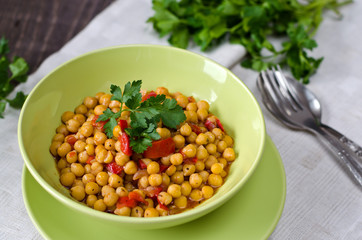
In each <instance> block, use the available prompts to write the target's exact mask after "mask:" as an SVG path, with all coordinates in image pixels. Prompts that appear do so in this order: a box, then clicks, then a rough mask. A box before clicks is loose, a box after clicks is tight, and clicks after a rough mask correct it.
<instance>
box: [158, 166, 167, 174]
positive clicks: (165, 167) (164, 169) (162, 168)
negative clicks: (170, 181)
mask: <svg viewBox="0 0 362 240" xmlns="http://www.w3.org/2000/svg"><path fill="white" fill-rule="evenodd" d="M167 168H168V166H166V165H163V164H161V165H160V172H161V173H163V172H166V170H167Z"/></svg>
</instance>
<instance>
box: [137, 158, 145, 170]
mask: <svg viewBox="0 0 362 240" xmlns="http://www.w3.org/2000/svg"><path fill="white" fill-rule="evenodd" d="M138 164H139V165H140V168H141V169H146V168H147V165H146V163H144V162H143V161H142V159H140V160H138Z"/></svg>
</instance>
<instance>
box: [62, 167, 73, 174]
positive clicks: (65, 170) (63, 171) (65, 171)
mask: <svg viewBox="0 0 362 240" xmlns="http://www.w3.org/2000/svg"><path fill="white" fill-rule="evenodd" d="M68 172H71V171H70V168H69V167H66V168H63V169H62V170H61V171H60V175H62V174H64V173H68Z"/></svg>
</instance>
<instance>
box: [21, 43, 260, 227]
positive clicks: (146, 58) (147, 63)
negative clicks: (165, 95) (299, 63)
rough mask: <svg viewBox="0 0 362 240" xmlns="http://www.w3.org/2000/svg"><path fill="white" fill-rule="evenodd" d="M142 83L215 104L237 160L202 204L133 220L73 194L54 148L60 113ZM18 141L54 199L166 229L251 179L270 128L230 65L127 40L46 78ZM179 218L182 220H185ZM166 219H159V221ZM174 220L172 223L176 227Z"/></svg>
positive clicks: (109, 216)
mask: <svg viewBox="0 0 362 240" xmlns="http://www.w3.org/2000/svg"><path fill="white" fill-rule="evenodd" d="M139 79H141V80H142V81H143V84H142V88H143V89H148V90H151V89H156V88H157V87H158V86H164V87H167V88H168V89H169V90H170V92H175V91H180V92H182V93H184V94H186V95H189V96H191V95H192V96H194V97H195V99H197V100H200V99H205V100H207V101H209V102H210V103H211V108H210V111H211V112H213V113H214V114H215V115H216V116H218V117H219V119H220V120H221V122H222V123H223V124H224V127H225V128H226V130H227V132H228V133H229V134H230V135H231V136H232V137H233V138H234V140H235V151H236V153H237V159H236V160H235V162H234V163H233V165H232V168H231V170H230V174H229V176H228V178H227V180H226V182H225V183H224V185H223V186H222V187H221V188H220V189H219V190H218V191H217V193H216V194H215V195H214V196H213V197H212V198H211V199H209V200H207V201H205V203H204V204H201V205H200V206H199V207H197V208H195V209H193V210H191V211H186V212H184V213H182V214H178V215H174V216H169V217H162V218H157V219H156V218H155V219H135V218H128V217H119V216H114V215H112V214H106V213H101V212H98V211H95V210H92V209H90V208H88V207H86V206H82V205H81V204H79V203H78V202H76V201H75V200H73V199H72V198H71V197H70V195H69V193H68V190H67V189H65V188H64V187H63V186H62V185H61V184H60V182H59V174H58V172H57V169H56V166H55V161H54V159H53V157H52V156H51V154H50V153H49V146H50V143H51V139H52V137H53V135H54V134H55V129H56V127H57V126H59V124H60V123H61V122H60V117H61V114H62V113H63V112H64V111H67V110H73V109H74V108H75V107H76V106H77V105H79V104H80V103H81V102H82V100H83V98H84V97H85V96H93V95H95V94H96V93H97V92H100V91H104V92H109V87H110V85H111V84H116V85H119V86H121V87H123V86H124V84H125V83H126V82H128V81H133V80H139ZM18 135H19V145H20V150H21V152H22V155H23V158H24V161H25V164H26V166H27V167H28V169H29V171H30V172H31V173H32V175H33V176H34V177H35V179H36V180H37V181H38V182H39V183H40V184H41V185H42V186H43V187H44V188H45V189H46V190H47V191H48V192H50V193H51V194H52V195H53V196H54V197H56V198H57V199H59V200H60V201H62V202H63V203H65V204H67V205H69V206H71V207H74V208H76V209H79V210H81V211H83V212H86V213H89V214H92V215H96V216H99V217H101V218H103V219H106V220H110V221H116V222H127V223H129V222H131V223H132V224H135V223H142V224H143V225H148V226H149V227H150V228H152V227H160V226H161V227H162V226H164V227H166V226H171V225H172V224H173V225H174V224H177V223H181V222H182V221H186V220H191V219H193V218H196V217H198V215H199V216H201V215H203V214H205V213H207V212H208V211H211V210H212V209H214V208H216V207H217V206H219V205H221V204H222V203H223V202H224V201H226V200H227V199H228V198H230V197H231V196H232V195H233V194H234V193H236V191H237V190H238V189H239V188H240V187H241V186H242V185H243V184H244V183H245V182H246V180H247V179H248V178H249V177H250V175H251V174H252V172H253V170H254V169H255V167H256V165H257V163H258V160H259V159H260V157H261V154H262V150H263V146H264V139H265V126H264V120H263V116H262V113H261V111H260V108H259V105H258V103H257V101H256V100H255V98H254V97H253V95H252V94H251V93H250V91H249V90H248V89H247V87H246V86H245V85H244V84H243V83H242V82H241V81H240V80H239V79H238V78H237V77H236V76H235V75H234V74H232V73H231V72H230V71H229V70H228V69H226V68H224V67H222V66H220V65H219V64H217V63H215V62H213V61H211V60H209V59H206V58H204V57H201V56H199V55H197V54H194V53H191V52H188V51H185V50H181V49H176V48H172V47H162V46H152V45H129V46H119V47H113V48H107V49H102V50H98V51H95V52H91V53H89V54H85V55H82V56H80V57H78V58H76V59H74V60H72V61H69V62H67V63H65V64H63V65H61V66H60V67H58V68H57V69H55V70H54V71H53V72H51V73H50V74H49V75H48V76H46V77H45V78H44V79H42V80H41V81H40V82H39V84H38V85H37V86H36V87H35V88H34V89H33V91H32V92H31V94H30V95H29V97H28V99H27V101H26V103H25V105H24V107H23V110H22V113H21V116H20V120H19V132H18ZM180 219H181V220H180ZM160 224H161V225H160ZM170 224H171V225H170Z"/></svg>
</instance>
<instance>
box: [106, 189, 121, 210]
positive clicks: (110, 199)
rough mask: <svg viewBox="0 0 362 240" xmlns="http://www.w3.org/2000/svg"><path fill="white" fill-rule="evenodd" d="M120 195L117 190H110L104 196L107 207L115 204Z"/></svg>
mask: <svg viewBox="0 0 362 240" xmlns="http://www.w3.org/2000/svg"><path fill="white" fill-rule="evenodd" d="M118 198H119V196H118V195H117V193H115V192H110V193H108V194H106V195H105V196H104V199H103V201H104V204H106V206H107V207H112V206H114V205H115V204H116V203H117V201H118Z"/></svg>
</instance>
